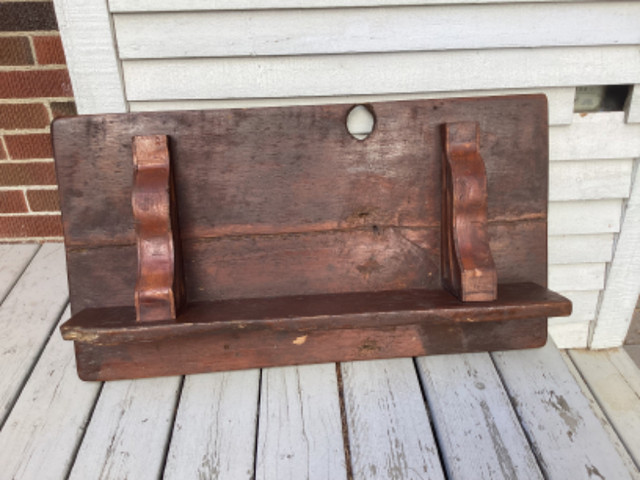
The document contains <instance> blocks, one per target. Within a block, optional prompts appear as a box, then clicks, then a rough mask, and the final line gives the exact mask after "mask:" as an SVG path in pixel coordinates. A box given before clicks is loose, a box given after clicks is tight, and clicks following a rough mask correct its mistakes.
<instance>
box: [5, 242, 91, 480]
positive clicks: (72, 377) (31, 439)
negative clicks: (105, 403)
mask: <svg viewBox="0 0 640 480" xmlns="http://www.w3.org/2000/svg"><path fill="white" fill-rule="evenodd" d="M16 252H17V253H20V249H19V248H16ZM69 316H70V312H69V309H67V310H66V311H65V313H64V314H63V315H62V317H61V320H60V322H64V321H65V320H67V319H68V318H69ZM99 391H100V384H99V383H93V382H92V383H87V382H82V381H81V380H80V379H79V378H78V376H77V374H76V369H75V362H74V358H73V354H72V353H71V352H70V351H69V348H68V345H67V344H66V343H64V341H63V340H62V338H60V336H59V335H53V336H52V337H51V339H50V340H49V342H48V343H47V346H46V347H45V349H44V351H43V352H42V355H41V356H40V359H39V360H38V363H37V364H36V366H35V368H34V369H33V372H32V373H31V375H30V376H29V378H28V381H27V383H26V385H25V386H24V388H23V390H22V392H21V393H20V397H19V398H18V400H17V402H16V404H15V406H14V407H13V409H12V411H11V415H9V417H8V418H7V421H6V423H5V424H4V425H3V427H2V431H0V465H2V475H3V476H5V477H6V478H39V479H43V480H46V479H52V480H54V479H59V478H64V477H65V476H66V474H67V472H68V471H69V469H70V468H71V464H72V463H73V460H74V458H75V451H76V449H77V448H78V446H79V445H80V442H81V441H82V434H83V432H84V429H85V427H86V425H87V423H88V421H89V419H90V416H91V411H92V408H93V405H94V404H95V400H96V398H97V396H98V393H99Z"/></svg>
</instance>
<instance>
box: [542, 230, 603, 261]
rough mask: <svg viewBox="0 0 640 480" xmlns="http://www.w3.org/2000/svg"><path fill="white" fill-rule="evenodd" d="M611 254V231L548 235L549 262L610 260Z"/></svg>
mask: <svg viewBox="0 0 640 480" xmlns="http://www.w3.org/2000/svg"><path fill="white" fill-rule="evenodd" d="M612 256H613V233H603V234H600V235H554V236H551V237H549V251H548V259H549V263H550V264H565V263H592V262H610V261H611V258H612Z"/></svg>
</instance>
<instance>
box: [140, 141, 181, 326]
mask: <svg viewBox="0 0 640 480" xmlns="http://www.w3.org/2000/svg"><path fill="white" fill-rule="evenodd" d="M132 150H133V165H134V180H133V188H132V192H131V205H132V207H133V218H134V223H135V228H136V246H137V252H138V255H137V258H138V271H137V278H136V287H135V289H134V300H135V307H136V320H137V321H138V322H154V321H162V320H175V319H176V317H177V315H178V310H179V309H180V307H181V306H182V305H181V303H182V301H183V298H184V279H183V276H182V255H181V248H180V233H179V232H178V218H177V207H176V205H175V187H174V185H173V175H172V173H171V164H170V160H169V145H168V138H167V136H166V135H147V136H136V137H133V145H132Z"/></svg>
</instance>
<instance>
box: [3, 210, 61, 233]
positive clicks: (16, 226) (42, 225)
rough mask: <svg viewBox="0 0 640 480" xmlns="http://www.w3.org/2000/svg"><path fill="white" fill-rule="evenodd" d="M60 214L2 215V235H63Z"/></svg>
mask: <svg viewBox="0 0 640 480" xmlns="http://www.w3.org/2000/svg"><path fill="white" fill-rule="evenodd" d="M61 236H62V221H61V220H60V215H14V216H11V217H0V237H4V238H25V237H61Z"/></svg>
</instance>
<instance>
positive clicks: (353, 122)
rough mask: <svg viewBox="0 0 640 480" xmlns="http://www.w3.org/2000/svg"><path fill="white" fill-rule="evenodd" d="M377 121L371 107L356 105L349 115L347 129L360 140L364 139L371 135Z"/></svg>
mask: <svg viewBox="0 0 640 480" xmlns="http://www.w3.org/2000/svg"><path fill="white" fill-rule="evenodd" d="M375 123H376V120H375V117H374V116H373V113H372V111H371V109H370V108H369V107H367V106H365V105H356V106H355V107H353V108H352V109H351V110H350V111H349V115H347V130H348V131H349V133H350V134H351V135H352V136H353V138H356V139H358V140H364V139H365V138H367V137H368V136H369V135H371V132H373V127H374V126H375Z"/></svg>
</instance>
